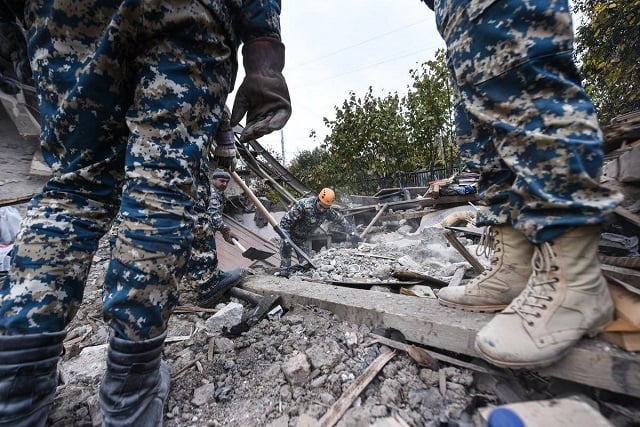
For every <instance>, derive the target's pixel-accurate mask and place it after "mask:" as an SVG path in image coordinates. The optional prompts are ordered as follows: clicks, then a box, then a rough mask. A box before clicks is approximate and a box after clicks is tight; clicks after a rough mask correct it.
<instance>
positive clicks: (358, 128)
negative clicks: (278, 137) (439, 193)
mask: <svg viewBox="0 0 640 427" xmlns="http://www.w3.org/2000/svg"><path fill="white" fill-rule="evenodd" d="M335 110H336V118H335V120H328V119H326V118H325V119H324V122H325V124H326V125H327V127H329V129H330V130H331V135H329V136H328V137H327V138H326V139H325V142H324V145H323V147H324V148H325V149H326V150H327V152H328V153H329V156H330V158H331V160H332V161H333V162H334V163H335V166H336V170H335V179H336V184H337V185H340V186H343V187H346V188H350V189H352V187H353V186H352V185H351V184H353V183H355V182H357V181H362V180H365V179H368V178H372V177H373V178H379V177H383V176H386V175H389V174H393V173H394V172H395V171H397V170H402V169H404V168H406V167H413V165H411V166H410V159H408V158H407V148H408V144H406V140H407V137H406V134H407V130H406V126H405V124H404V120H403V117H402V104H401V100H400V98H399V96H398V95H397V94H388V95H387V96H386V97H384V98H380V97H376V96H374V95H373V89H372V88H371V87H369V90H368V91H367V93H366V94H365V95H364V97H363V98H359V97H357V96H356V94H355V93H354V92H350V93H349V98H348V99H346V100H345V101H344V102H343V104H342V108H338V107H336V109H335Z"/></svg>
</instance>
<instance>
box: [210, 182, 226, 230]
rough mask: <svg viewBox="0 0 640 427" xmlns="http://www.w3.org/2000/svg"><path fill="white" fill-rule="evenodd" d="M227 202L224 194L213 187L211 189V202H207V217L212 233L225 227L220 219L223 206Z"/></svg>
mask: <svg viewBox="0 0 640 427" xmlns="http://www.w3.org/2000/svg"><path fill="white" fill-rule="evenodd" d="M226 202H227V198H226V197H225V195H224V193H223V192H222V191H220V190H219V189H218V188H217V187H216V186H215V185H214V186H213V187H212V191H211V200H210V201H209V209H208V213H209V217H210V218H211V227H212V228H213V231H214V232H215V231H220V230H222V229H223V228H224V227H225V224H224V220H223V219H222V213H223V212H224V205H225V204H226Z"/></svg>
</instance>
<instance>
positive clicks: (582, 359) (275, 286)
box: [243, 276, 640, 397]
mask: <svg viewBox="0 0 640 427" xmlns="http://www.w3.org/2000/svg"><path fill="white" fill-rule="evenodd" d="M243 287H244V288H246V289H248V290H251V291H253V292H257V293H260V294H263V295H265V294H270V293H272V294H278V295H280V296H281V297H282V301H283V304H284V306H285V307H293V306H294V305H296V304H302V305H314V306H317V307H319V308H322V309H325V310H329V311H331V312H333V313H334V314H336V315H337V316H338V317H340V318H341V319H343V320H345V321H348V322H351V323H354V324H364V325H368V326H369V327H371V328H378V327H382V326H384V327H389V328H396V329H398V330H400V331H401V332H402V333H403V334H404V335H405V337H406V338H407V340H408V341H411V342H414V343H419V344H422V345H426V346H430V347H434V348H437V349H441V350H447V351H452V352H456V353H460V354H464V355H468V356H475V357H477V354H476V352H475V350H474V348H473V342H474V339H475V335H476V333H477V331H478V330H479V329H480V328H481V327H482V326H484V325H485V324H486V323H487V322H488V321H489V320H490V319H491V317H492V315H491V314H485V313H471V312H464V311H460V310H454V309H451V308H447V307H443V306H441V305H440V304H438V302H437V301H436V300H431V299H428V298H416V297H410V296H406V295H401V294H391V293H382V292H375V291H368V290H362V289H353V288H345V287H340V286H334V285H325V284H319V283H313V282H306V281H302V280H297V279H295V277H293V278H291V279H288V280H287V279H282V278H278V277H269V276H251V277H248V278H247V279H246V280H245V282H244V284H243ZM496 369H497V368H496ZM539 372H540V373H541V374H542V375H547V376H551V377H557V378H562V379H565V380H570V381H574V382H578V383H581V384H586V385H589V386H592V387H597V388H602V389H606V390H610V391H613V392H617V393H623V394H628V395H631V396H635V397H640V354H638V353H629V352H625V351H623V350H620V349H618V348H616V347H613V346H611V345H610V344H608V343H605V342H604V341H602V340H599V339H584V340H582V341H581V342H580V343H578V345H577V346H576V347H575V348H573V349H572V350H571V352H570V353H569V354H568V355H567V357H565V358H564V359H563V360H562V361H560V362H558V363H557V364H556V365H554V366H552V367H549V368H545V369H541V370H539Z"/></svg>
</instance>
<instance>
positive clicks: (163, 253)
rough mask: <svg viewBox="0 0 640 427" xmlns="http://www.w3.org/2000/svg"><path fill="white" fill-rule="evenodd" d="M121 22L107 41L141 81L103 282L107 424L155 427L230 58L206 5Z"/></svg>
mask: <svg viewBox="0 0 640 427" xmlns="http://www.w3.org/2000/svg"><path fill="white" fill-rule="evenodd" d="M115 18H116V19H115V21H114V23H113V25H111V26H110V27H109V28H108V29H107V30H106V33H108V34H109V38H106V37H105V38H104V39H103V41H105V43H109V42H110V40H117V39H118V37H119V36H120V37H122V38H123V39H124V40H126V43H124V44H126V47H127V49H128V50H129V51H130V55H129V57H130V58H134V59H135V62H134V64H132V67H133V68H134V69H135V70H136V78H137V80H136V84H135V96H134V98H133V103H132V105H131V107H130V108H129V109H128V111H127V116H126V117H127V124H128V126H129V129H130V137H129V141H128V147H127V153H126V158H125V170H126V176H125V185H124V188H123V193H122V205H121V211H120V212H121V216H122V222H121V224H120V227H119V230H118V235H117V238H116V241H115V245H114V249H113V252H112V259H111V262H110V264H109V266H108V269H107V273H106V277H105V297H104V316H105V320H107V322H108V323H109V325H110V326H111V327H112V329H113V330H114V336H113V337H112V339H111V343H110V347H109V359H108V360H109V362H108V363H107V372H106V374H105V376H104V378H103V381H102V384H101V389H100V406H101V408H102V412H103V421H104V424H105V425H106V426H111V425H125V424H127V425H159V424H160V423H161V420H162V410H163V402H164V401H165V399H166V397H167V394H168V391H169V376H168V371H167V369H166V367H165V366H164V362H162V361H161V355H162V347H163V345H164V334H165V332H166V328H167V322H168V321H169V318H170V315H171V312H172V311H173V308H174V307H175V305H176V303H177V285H178V283H179V280H180V279H181V277H182V275H183V273H184V270H185V268H186V264H187V261H188V257H189V250H190V248H191V244H192V229H193V225H194V220H195V215H194V208H193V206H194V203H195V201H196V197H197V196H196V187H197V181H198V179H197V174H198V171H199V168H200V162H201V159H202V156H203V152H204V151H207V150H208V149H209V137H210V135H211V134H213V133H214V132H215V128H216V126H217V122H218V119H219V117H220V115H221V112H222V109H223V107H224V103H225V100H226V95H227V93H228V92H229V90H230V87H231V81H232V77H233V73H234V71H235V64H234V63H233V60H232V59H233V55H234V54H233V50H232V49H231V48H230V47H229V46H227V45H226V44H225V41H228V40H226V39H225V37H224V34H225V29H224V28H221V22H223V20H221V19H217V18H216V17H213V16H212V15H211V11H209V10H206V9H205V7H204V5H203V4H202V3H198V2H191V3H180V4H176V5H174V7H167V3H166V2H162V3H158V4H157V6H153V5H150V4H145V5H144V8H143V7H142V6H141V5H139V3H137V2H135V3H134V2H132V3H131V4H129V3H127V4H126V6H125V7H123V8H121V10H120V11H119V14H118V16H117V17H115ZM134 29H135V31H134ZM130 35H135V39H129V38H128V37H129V36H130Z"/></svg>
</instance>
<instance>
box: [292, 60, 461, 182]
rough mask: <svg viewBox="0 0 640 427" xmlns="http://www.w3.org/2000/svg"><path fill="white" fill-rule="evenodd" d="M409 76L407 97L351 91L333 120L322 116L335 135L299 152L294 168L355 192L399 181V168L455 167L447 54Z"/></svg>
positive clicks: (307, 179)
mask: <svg viewBox="0 0 640 427" xmlns="http://www.w3.org/2000/svg"><path fill="white" fill-rule="evenodd" d="M409 74H410V77H411V78H412V80H413V81H412V83H411V85H409V86H408V94H407V96H406V97H400V96H399V95H398V94H397V93H388V94H386V95H385V96H383V97H379V96H376V95H374V93H373V88H372V87H369V88H368V90H367V92H366V93H365V94H364V96H362V97H360V96H358V95H356V93H354V92H353V91H352V92H349V96H348V98H347V99H345V100H344V102H343V103H342V106H340V107H337V106H336V107H334V108H335V113H336V114H335V119H333V120H329V119H327V118H326V117H325V118H324V123H325V125H326V126H327V127H328V128H329V130H330V131H331V133H330V134H329V135H328V136H327V137H326V138H325V140H324V143H323V144H322V147H321V150H317V151H316V150H314V151H313V152H302V153H300V154H299V155H298V157H296V159H294V161H293V162H292V167H291V168H290V169H291V170H292V172H294V173H295V174H296V175H297V176H299V177H301V179H303V181H305V182H307V183H308V184H309V185H311V186H313V187H315V188H318V187H320V188H321V187H322V186H325V185H331V186H334V187H338V188H340V189H341V192H344V191H351V192H357V191H370V190H375V189H376V186H377V185H378V184H379V185H381V186H390V185H393V184H395V185H397V176H398V173H399V172H411V171H415V170H417V169H424V168H428V167H430V166H446V167H447V168H448V169H449V170H450V169H451V167H452V166H454V165H456V164H457V163H458V157H457V148H456V146H455V142H454V136H453V123H452V122H453V119H452V114H451V99H450V98H451V89H450V87H449V78H448V74H447V68H446V65H445V58H444V52H443V51H438V52H437V53H436V56H435V58H434V59H433V60H430V61H427V62H425V63H424V64H422V65H421V66H420V67H419V68H418V69H416V70H410V72H409ZM314 135H315V132H314V131H312V134H311V137H313V136H314ZM319 177H321V179H322V180H321V181H318V178H319ZM311 183H313V184H311ZM321 183H322V184H321ZM369 183H374V184H375V185H368V184H369ZM316 185H317V186H318V187H316Z"/></svg>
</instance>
